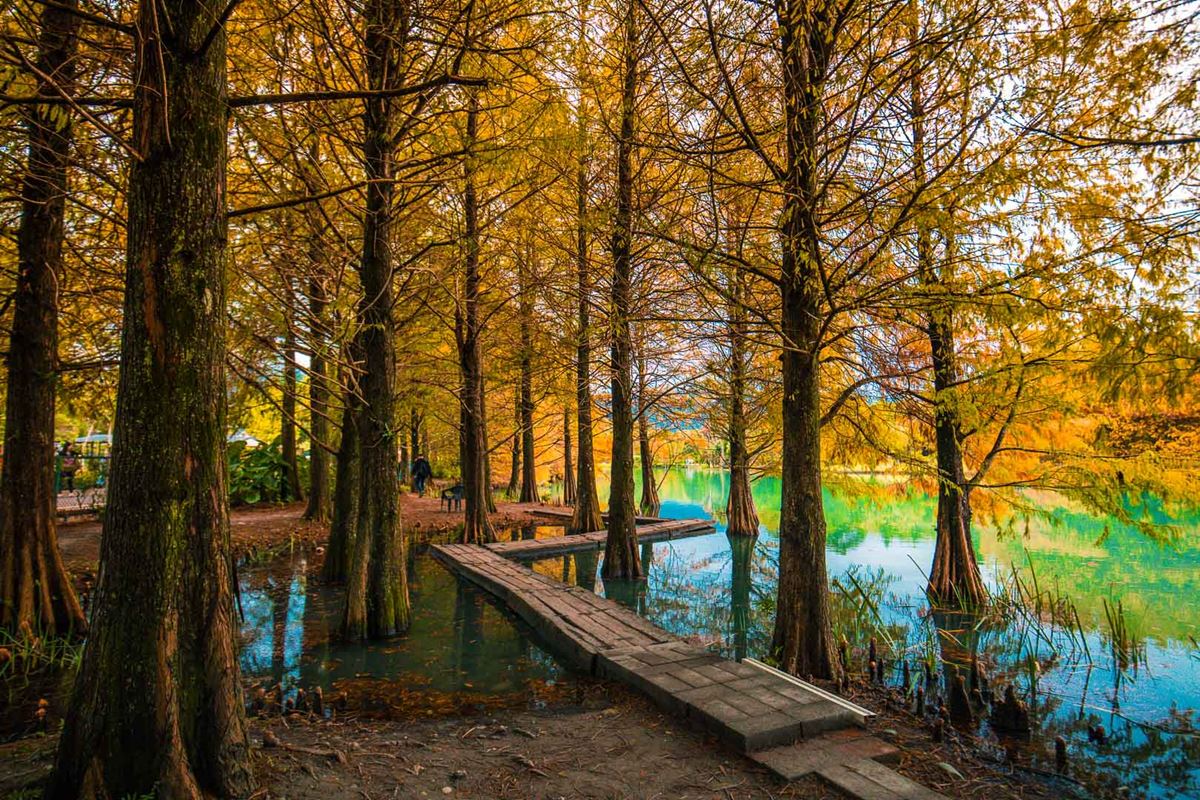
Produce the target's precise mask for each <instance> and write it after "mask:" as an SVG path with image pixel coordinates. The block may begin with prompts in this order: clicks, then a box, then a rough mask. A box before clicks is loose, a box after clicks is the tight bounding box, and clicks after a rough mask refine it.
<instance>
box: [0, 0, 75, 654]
mask: <svg viewBox="0 0 1200 800" xmlns="http://www.w3.org/2000/svg"><path fill="white" fill-rule="evenodd" d="M76 7H77V5H76V3H75V2H74V1H73V0H70V1H69V2H65V3H63V4H61V6H59V7H53V6H46V7H45V8H44V9H43V11H42V16H41V29H40V33H39V38H38V57H37V67H38V71H39V73H40V74H41V75H42V76H45V77H44V78H42V77H39V79H38V88H37V93H38V95H45V96H48V97H55V98H56V97H57V94H58V92H59V91H67V92H70V91H73V90H74V86H75V61H74V58H73V56H74V53H75V50H76V45H77V42H78V38H79V17H78V16H77V15H76V14H75V13H73V11H74V9H75V8H76ZM26 128H27V130H28V137H29V151H28V158H27V162H26V170H25V176H24V180H23V181H22V186H21V221H20V227H19V229H18V232H17V284H16V289H15V291H14V293H13V296H12V300H13V319H12V331H11V333H10V335H9V340H8V358H7V360H6V367H7V370H8V379H7V381H6V384H5V385H6V386H7V392H6V397H5V407H4V467H3V473H2V476H0V626H3V627H5V628H8V629H9V630H11V631H24V632H25V633H26V634H27V635H28V634H31V633H32V632H35V631H36V632H39V633H40V632H47V633H59V634H70V633H72V632H75V633H82V632H83V629H84V619H83V611H82V609H81V608H80V606H79V601H78V599H77V598H76V597H75V590H74V589H73V588H72V586H71V579H70V576H69V575H68V574H67V571H66V569H65V568H64V567H63V563H62V556H61V555H60V553H59V551H58V534H57V531H56V527H55V522H56V513H57V511H56V508H55V504H56V498H55V494H54V477H55V475H54V472H55V456H54V444H55V442H54V403H55V386H56V382H57V374H58V296H59V289H60V283H61V281H62V272H63V254H62V251H63V216H64V209H65V206H66V192H67V166H68V164H69V162H70V149H71V112H70V111H69V110H68V109H66V108H64V107H62V106H52V105H43V106H33V107H31V108H30V109H29V112H28V118H27V122H26Z"/></svg>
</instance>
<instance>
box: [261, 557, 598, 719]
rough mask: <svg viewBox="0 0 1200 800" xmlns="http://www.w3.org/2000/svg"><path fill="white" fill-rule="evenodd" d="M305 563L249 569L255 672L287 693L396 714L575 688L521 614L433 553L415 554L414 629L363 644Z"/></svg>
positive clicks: (511, 702) (335, 595)
mask: <svg viewBox="0 0 1200 800" xmlns="http://www.w3.org/2000/svg"><path fill="white" fill-rule="evenodd" d="M413 549H414V550H416V549H417V548H413ZM307 567H308V564H307V562H306V560H305V559H304V557H303V556H297V557H295V558H290V557H287V556H285V557H282V558H281V559H279V560H278V561H276V562H273V563H271V564H269V565H267V566H265V567H263V568H260V569H253V570H249V569H244V570H243V574H242V576H241V607H242V610H243V614H244V617H245V621H244V622H243V624H242V627H241V635H242V652H241V666H242V671H243V673H244V675H245V676H246V677H247V678H250V679H257V680H259V681H261V682H262V683H263V684H266V685H270V686H274V685H276V684H279V685H281V686H282V687H283V690H284V692H285V694H286V695H292V694H294V693H295V691H296V690H297V689H299V688H304V689H309V688H310V687H312V686H320V687H322V689H323V691H324V692H325V695H326V697H327V698H333V697H336V696H337V695H338V694H345V695H346V699H347V702H348V703H349V704H350V705H351V706H353V707H354V708H355V709H356V710H357V711H359V712H362V713H378V714H386V715H389V716H391V715H395V714H400V715H403V714H405V713H408V714H411V713H414V709H417V708H418V707H419V708H420V713H436V712H437V711H445V712H447V713H454V712H459V711H465V712H468V713H470V712H473V711H476V710H479V709H481V708H495V707H501V706H506V707H525V706H537V705H541V704H543V703H545V702H548V701H551V700H555V699H559V698H560V697H565V696H567V694H568V693H569V692H570V691H573V688H572V687H573V683H574V681H573V678H572V677H571V675H570V673H568V672H567V671H566V670H565V669H564V668H562V667H561V666H560V665H559V664H558V663H557V662H556V661H555V660H554V659H553V657H552V656H550V655H549V654H547V653H546V652H545V651H544V650H542V649H541V648H540V647H539V646H538V645H537V644H536V643H535V642H534V640H533V634H532V632H531V631H529V629H528V628H527V627H525V626H524V624H523V623H521V622H520V621H519V620H516V619H515V618H512V617H510V616H508V615H507V614H505V613H504V612H502V611H501V610H499V609H497V608H496V607H495V606H494V605H492V604H491V602H490V601H489V600H488V598H487V597H486V596H485V595H484V594H483V593H482V592H480V591H479V590H478V589H476V588H474V587H473V586H471V585H469V584H467V583H465V582H461V581H459V580H458V579H456V578H455V577H453V576H452V575H450V574H449V573H448V572H447V571H446V570H445V569H444V568H443V567H441V566H440V565H438V564H436V563H434V562H433V560H432V559H431V558H430V557H428V556H427V555H424V554H415V555H414V558H413V562H412V569H411V571H410V576H409V585H410V590H411V592H412V605H413V621H412V627H411V628H410V629H409V631H408V633H407V634H405V635H404V636H401V637H397V638H395V639H389V640H385V641H382V642H371V643H365V644H362V643H346V642H341V641H339V640H338V639H337V637H336V635H334V634H336V629H337V624H338V619H339V614H340V612H341V590H340V589H337V588H332V587H327V586H324V585H321V584H319V583H317V582H316V581H312V580H310V579H309V574H308V569H307Z"/></svg>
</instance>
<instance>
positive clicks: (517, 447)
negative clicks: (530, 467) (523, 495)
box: [504, 391, 521, 500]
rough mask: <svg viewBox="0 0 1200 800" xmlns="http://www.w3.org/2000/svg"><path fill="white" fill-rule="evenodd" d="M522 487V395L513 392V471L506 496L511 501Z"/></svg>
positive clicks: (510, 474) (509, 476)
mask: <svg viewBox="0 0 1200 800" xmlns="http://www.w3.org/2000/svg"><path fill="white" fill-rule="evenodd" d="M520 486H521V393H520V391H516V392H513V435H512V471H511V472H509V473H508V488H507V489H505V490H504V494H505V496H506V497H508V499H509V500H513V499H515V498H516V496H517V491H518V490H519V489H520Z"/></svg>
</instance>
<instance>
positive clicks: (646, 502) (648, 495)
mask: <svg viewBox="0 0 1200 800" xmlns="http://www.w3.org/2000/svg"><path fill="white" fill-rule="evenodd" d="M637 361H638V419H637V424H638V455H639V456H640V458H641V464H642V501H641V504H640V507H641V511H642V514H644V515H645V516H647V517H656V516H658V511H659V509H660V508H662V503H661V501H659V499H658V479H657V478H655V477H654V450H653V449H652V448H651V446H650V429H649V427H648V425H649V423H648V422H647V421H646V417H647V416H648V415H649V413H650V406H649V405H648V404H647V403H646V354H645V353H644V352H642V350H641V349H639V350H638V358H637Z"/></svg>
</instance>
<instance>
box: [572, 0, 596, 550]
mask: <svg viewBox="0 0 1200 800" xmlns="http://www.w3.org/2000/svg"><path fill="white" fill-rule="evenodd" d="M586 8H587V5H586V2H585V1H584V0H581V8H580V14H579V34H578V40H577V42H576V47H575V58H576V62H577V65H578V66H579V69H580V70H581V71H582V69H583V66H582V65H583V52H584V47H585V44H586V41H587V40H586V29H587V21H586V17H587V14H586ZM579 88H580V92H579V104H580V105H579V109H578V111H577V112H576V125H577V133H576V138H577V143H576V146H577V148H578V152H577V154H576V161H575V277H576V292H577V294H578V300H579V329H578V330H577V331H576V337H577V339H576V343H575V413H576V420H577V424H578V430H579V436H578V441H579V460H578V461H577V462H576V466H577V470H578V471H577V473H576V476H577V477H576V481H575V487H576V498H575V513H574V514H573V515H572V517H571V522H570V523H569V524H568V525H567V533H588V532H591V531H598V530H600V525H601V517H600V494H599V492H598V491H597V489H596V459H595V453H594V450H593V447H592V347H591V323H590V320H589V317H590V315H591V295H592V281H591V266H590V263H589V258H588V216H587V201H588V178H587V161H588V158H587V146H588V137H587V121H586V117H585V114H584V109H583V97H584V91H583V87H582V86H580V87H579Z"/></svg>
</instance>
